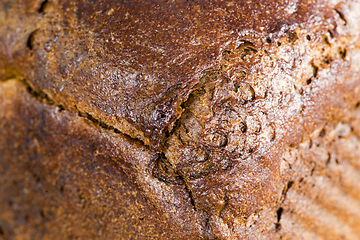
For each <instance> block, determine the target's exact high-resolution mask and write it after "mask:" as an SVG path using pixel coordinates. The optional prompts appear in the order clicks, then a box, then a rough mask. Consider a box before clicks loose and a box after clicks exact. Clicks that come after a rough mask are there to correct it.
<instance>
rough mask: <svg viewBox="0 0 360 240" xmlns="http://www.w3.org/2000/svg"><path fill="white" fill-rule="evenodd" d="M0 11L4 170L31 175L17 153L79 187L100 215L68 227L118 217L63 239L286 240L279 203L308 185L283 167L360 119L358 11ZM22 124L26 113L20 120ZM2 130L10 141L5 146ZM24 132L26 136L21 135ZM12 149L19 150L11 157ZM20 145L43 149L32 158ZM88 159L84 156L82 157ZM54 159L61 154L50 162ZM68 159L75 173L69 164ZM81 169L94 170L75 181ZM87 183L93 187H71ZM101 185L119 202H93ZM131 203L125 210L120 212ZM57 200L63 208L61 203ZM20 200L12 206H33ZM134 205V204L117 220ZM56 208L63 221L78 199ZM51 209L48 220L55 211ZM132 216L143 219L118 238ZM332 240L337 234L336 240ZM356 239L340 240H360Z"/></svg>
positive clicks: (319, 5)
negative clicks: (306, 146) (21, 169)
mask: <svg viewBox="0 0 360 240" xmlns="http://www.w3.org/2000/svg"><path fill="white" fill-rule="evenodd" d="M0 6H1V7H2V10H0V11H1V12H0V13H2V18H1V19H0V21H2V22H4V23H5V24H3V27H1V28H0V32H1V33H2V35H1V37H0V40H1V42H2V48H0V66H1V69H0V79H1V80H3V81H2V82H1V83H0V87H1V88H0V90H1V91H2V92H3V103H2V104H3V107H2V110H1V113H2V115H1V116H2V118H1V119H3V120H2V122H3V125H2V127H1V129H2V131H4V132H5V133H6V134H4V136H3V137H2V138H1V141H2V144H3V145H2V146H7V147H4V148H3V149H2V151H0V152H1V153H3V154H4V155H3V156H5V157H4V159H3V160H2V161H1V164H2V166H11V164H13V163H12V161H10V160H11V159H18V160H19V161H23V163H24V164H25V165H26V164H27V163H28V162H31V161H32V160H31V159H30V158H26V159H25V160H23V159H22V156H23V154H20V152H23V153H26V152H28V155H29V156H30V155H31V154H32V151H34V154H36V157H34V159H36V161H38V160H37V159H44V161H45V162H46V167H45V168H44V169H42V170H41V171H40V173H41V176H43V177H46V178H47V179H49V180H48V182H47V184H51V183H53V184H55V183H56V181H57V180H56V178H58V177H59V176H63V177H64V176H65V177H67V176H72V177H76V179H79V180H76V181H75V182H74V183H71V184H70V183H69V184H70V185H69V189H72V190H71V192H74V191H75V189H76V188H80V187H81V189H83V188H85V187H84V186H85V185H86V184H87V186H88V187H89V188H90V189H91V190H89V191H90V193H89V198H94V199H95V201H98V202H99V204H100V205H96V204H95V203H91V205H90V207H89V208H87V209H86V210H84V211H82V210H81V211H80V210H79V211H78V212H76V214H75V215H76V216H78V217H79V218H83V217H85V216H88V214H89V212H92V211H95V212H96V210H99V211H100V209H103V208H104V204H103V203H102V202H101V201H102V200H103V198H110V199H111V198H116V201H115V200H114V201H115V202H116V203H115V202H112V203H109V205H108V207H105V209H106V210H103V211H107V212H111V211H115V210H114V209H113V207H114V206H115V205H117V204H118V205H119V206H120V208H116V211H115V213H114V214H115V215H119V216H120V217H121V218H122V219H121V220H114V222H115V223H112V222H111V221H110V220H111V219H107V218H106V217H105V213H104V214H103V215H101V216H97V217H94V218H92V220H91V221H90V222H89V224H90V223H93V222H94V221H98V220H101V221H105V220H104V219H107V220H106V221H108V222H107V224H106V225H107V226H110V228H109V229H106V230H102V228H101V227H98V228H95V227H94V231H93V232H92V233H91V234H93V235H86V234H87V233H85V232H86V231H85V230H86V229H87V228H89V225H87V224H85V225H83V227H82V229H84V232H82V233H80V232H79V233H76V231H75V230H73V229H72V230H64V232H63V234H64V235H63V236H68V237H69V236H72V235H71V234H75V235H76V234H78V235H76V236H79V237H88V236H89V237H90V238H91V237H93V238H96V237H99V236H106V235H101V232H102V231H106V232H107V233H108V234H109V236H112V237H118V238H123V239H126V238H128V237H130V236H133V237H135V238H142V237H144V239H146V238H147V237H149V238H151V237H153V238H164V239H167V238H174V239H199V238H205V239H206V238H208V239H215V238H220V239H237V238H238V239H259V238H264V239H267V238H280V237H281V234H285V235H286V234H288V236H291V235H289V233H288V232H286V231H285V232H284V233H282V232H281V230H280V228H279V226H280V219H279V218H280V217H279V216H281V215H282V213H283V212H284V213H287V212H288V211H284V208H285V207H284V206H286V207H288V206H289V207H288V208H290V209H292V208H294V207H293V206H292V205H291V203H289V202H288V201H290V200H285V199H286V196H287V192H288V190H287V189H288V188H289V189H290V188H291V186H290V185H292V184H289V183H290V182H293V184H294V182H295V180H294V179H297V181H300V179H301V178H303V179H304V177H303V176H305V175H306V171H305V170H303V169H301V168H300V167H294V169H293V170H291V171H290V170H289V169H288V170H286V171H285V169H287V168H288V167H284V166H287V165H286V164H285V163H284V161H283V160H282V159H284V156H286V154H287V151H290V150H289V149H291V151H292V152H293V151H294V150H293V148H294V146H300V145H301V143H304V142H306V140H304V139H306V138H307V137H308V136H311V134H314V131H315V132H316V130H317V129H318V128H319V127H321V126H324V125H326V126H327V125H328V126H329V129H331V128H334V129H335V128H336V127H335V126H337V125H336V124H337V123H338V122H340V121H345V120H346V121H348V122H349V124H350V125H351V124H352V122H354V121H355V120H354V119H356V117H354V116H357V115H356V114H355V113H354V111H355V110H354V106H356V104H357V102H359V101H360V99H359V96H360V94H359V92H360V90H359V85H360V78H359V67H358V66H359V64H360V62H359V61H360V57H359V56H360V42H359V41H360V40H359V39H360V38H359V34H360V26H359V25H358V23H357V20H356V19H357V17H358V14H359V13H357V12H356V11H354V10H353V9H357V8H359V6H360V3H359V2H358V1H348V2H346V3H343V2H327V1H315V2H313V1H294V2H290V3H289V2H287V1H286V2H285V1H280V2H276V4H274V3H273V2H271V1H248V2H244V1H225V2H223V1H212V2H211V3H209V2H207V1H162V2H157V1H118V2H116V1H105V0H104V1H98V2H93V1H81V0H78V1H61V2H60V1H59V2H57V1H51V0H48V1H45V2H41V1H32V2H30V1H11V2H10V1H5V0H3V1H0ZM15 9H16V11H15ZM9 79H11V80H9ZM26 89H27V90H26ZM7 92H10V93H9V94H8V93H7ZM20 106H21V107H20ZM25 109H31V111H33V112H25V114H22V112H23V111H25ZM37 116H41V117H37ZM65 116H66V117H65ZM349 116H353V117H352V118H351V119H350V118H349ZM15 119H19V120H16V121H15ZM44 119H49V120H44ZM349 119H350V120H349ZM37 120H38V121H40V122H41V124H40V125H38V123H34V121H37ZM11 123H14V126H17V127H14V129H13V130H11V131H10V130H9V129H8V124H11ZM39 126H44V129H41V127H39ZM55 126H58V127H59V128H60V129H63V128H64V129H63V130H56V127H55ZM331 126H332V127H331ZM22 128H24V129H22ZM19 129H22V130H19ZM24 131H25V132H27V131H33V132H34V134H35V135H36V137H34V136H32V135H29V134H26V135H25V136H23V138H22V136H20V135H18V134H20V133H21V132H24ZM83 131H84V133H82V132H83ZM92 131H94V132H92ZM329 131H331V130H329ZM75 132H76V133H77V134H79V133H80V132H81V134H80V135H79V136H82V137H79V136H77V134H74V133H75ZM42 136H46V137H43V138H42V139H41V140H38V138H41V137H42ZM8 139H14V140H13V142H14V143H8ZM64 139H65V140H66V141H65V140H64ZM27 140H28V141H29V142H26V141H27ZM50 140H51V141H50ZM63 141H64V143H63ZM16 142H18V143H19V144H20V145H19V149H20V150H19V149H16V148H14V147H11V146H13V145H12V144H15V145H16ZM36 142H38V143H36ZM30 143H31V144H35V145H40V146H42V147H41V149H44V150H43V151H41V152H40V153H37V152H36V151H39V150H36V148H35V150H34V149H32V147H33V146H32V145H31V144H30ZM29 144H30V145H31V146H30V145H29ZM59 144H60V145H61V146H62V147H57V145H59ZM87 144H90V145H91V146H92V147H87V148H86V151H84V153H82V152H81V151H80V150H81V149H80V148H81V146H83V145H87ZM325 145H326V144H325ZM77 146H78V147H77ZM98 146H104V147H101V149H102V150H101V151H105V152H104V153H103V154H101V156H98V155H96V154H95V152H96V151H100V150H97V148H98ZM54 147H56V149H59V150H58V151H59V153H57V154H50V155H49V154H47V153H46V152H47V151H50V150H51V149H53V148H54ZM289 147H290V148H289ZM326 147H327V148H330V146H329V145H326ZM103 148H104V149H103ZM6 149H8V150H6ZM79 149H80V150H79ZM94 149H95V150H94ZM79 151H80V152H79ZM303 151H305V152H306V151H307V150H303ZM68 152H70V153H71V154H72V155H71V156H74V158H76V159H77V160H76V162H75V163H71V164H70V162H69V157H66V154H68ZM310 152H311V151H310ZM114 153H116V154H115V155H114ZM14 154H15V155H14ZM64 154H65V156H64ZM77 154H78V155H77ZM284 154H285V155H284ZM298 158H299V159H302V157H301V156H299V157H298ZM55 159H57V160H55ZM88 159H91V161H92V162H94V164H95V165H99V166H100V165H101V168H100V169H101V170H96V171H95V173H94V172H93V170H91V169H87V168H85V167H83V166H81V164H80V163H81V162H84V163H86V162H87V161H88ZM55 161H59V162H64V164H65V163H69V164H70V166H73V167H71V169H76V170H74V171H72V172H71V174H69V175H68V174H65V173H63V171H64V170H65V169H68V167H65V166H61V167H59V168H58V169H59V171H62V173H61V174H53V173H52V172H51V171H50V169H51V164H53V163H54V162H55ZM303 161H304V164H305V166H307V164H308V163H307V162H306V159H303ZM103 162H105V163H106V164H107V165H109V167H108V166H107V165H106V166H105V165H103ZM313 162H315V163H316V164H318V163H317V162H316V160H314V161H313ZM74 164H75V165H74ZM110 165H111V166H110ZM34 166H37V165H36V164H35V165H34ZM91 166H92V165H91ZM3 168H5V167H3ZM8 168H9V169H11V167H8ZM117 169H118V170H119V173H117V172H116V171H117ZM295 169H296V171H295ZM102 171H105V173H103V172H102ZM107 171H111V172H107ZM5 173H6V176H10V175H12V174H13V173H12V172H11V171H9V170H7V171H5ZM82 174H85V175H88V174H90V175H89V176H90V177H88V176H87V177H85V178H81V179H80V178H78V177H79V176H82ZM91 174H92V175H91ZM94 174H100V175H101V176H100V177H99V179H100V180H99V181H102V179H106V180H104V184H103V183H102V182H101V184H103V185H101V186H98V187H97V189H101V191H103V192H102V193H99V194H97V193H95V190H93V189H92V187H91V186H92V184H95V185H96V184H97V182H96V181H95V180H94V179H92V178H93V177H91V176H95V175H94ZM14 176H15V178H16V179H17V180H16V181H20V182H25V183H31V181H33V180H31V181H29V180H26V179H23V178H22V176H21V174H20V173H14ZM36 176H39V174H38V173H36ZM35 178H36V177H35ZM40 178H41V177H40ZM314 178H315V177H314ZM3 179H6V177H4V178H3ZM108 179H112V180H108ZM35 180H36V179H35ZM4 181H5V180H4ZM82 181H85V183H86V184H85V183H84V184H85V185H83V182H82ZM111 181H117V182H119V186H118V188H117V189H116V190H114V189H112V190H109V191H107V192H104V191H105V190H104V189H105V185H106V184H110V182H111ZM7 184H8V185H7V187H6V188H10V183H7ZM34 184H35V183H34ZM284 184H285V186H286V187H285V188H286V189H285V190H284V187H283V186H284ZM296 184H298V183H296ZM299 184H300V183H299ZM120 185H121V186H120ZM79 186H80V187H79ZM128 188H130V189H129V190H127V189H128ZM3 189H5V188H3ZM19 189H20V188H19ZM34 189H36V186H35V185H34ZM45 189H47V187H46V185H45V186H44V187H42V188H41V191H44V190H45ZM99 191H100V190H99ZM334 191H335V190H334ZM34 192H36V191H35V190H34ZM129 192H131V194H134V196H135V197H134V198H132V197H127V196H130V193H129ZM42 194H44V195H46V196H47V194H45V193H43V192H42ZM52 194H53V195H49V197H51V198H53V197H54V196H63V195H62V194H63V193H61V191H60V192H59V190H56V191H55V192H54V193H52ZM10 196H12V197H15V196H17V195H16V193H14V194H13V195H11V194H9V198H10ZM21 196H22V195H21ZM26 196H28V197H29V198H34V199H37V197H36V196H34V195H33V193H32V194H29V195H26ZM71 196H72V197H73V195H71ZM123 197H124V199H121V198H123ZM312 197H313V198H314V196H312ZM25 198H26V197H25V195H24V196H23V197H20V200H19V203H22V204H24V205H25V206H32V205H31V204H32V203H29V202H26V201H25V200H24V199H25ZM61 198H63V197H61ZM118 198H120V200H119V199H118ZM125 199H127V200H125ZM134 199H135V200H136V201H137V199H140V200H139V203H137V202H136V203H134V204H133V205H127V203H126V202H127V201H135V200H134ZM293 199H294V201H298V200H296V199H298V198H297V197H293ZM299 199H300V198H299ZM82 200H83V199H81V198H80V202H81V201H82ZM6 201H8V198H7V197H4V198H3V199H2V201H1V202H2V204H4V203H5V202H6ZM64 201H65V202H66V204H67V206H70V205H71V204H74V201H75V200H74V199H70V200H64ZM60 202H61V201H55V202H52V203H49V204H48V206H49V207H50V206H51V207H53V208H55V209H63V207H62V206H61V207H60V206H59V204H60ZM36 204H37V205H36V206H38V205H42V204H46V203H44V202H42V201H40V202H39V203H36ZM286 204H287V205H286ZM355 205H356V204H355ZM355 205H354V206H355ZM122 206H123V208H122ZM354 208H356V206H355V207H354ZM280 209H283V210H280ZM53 211H54V210H53ZM57 211H60V210H57ZM12 212H13V210H10V211H9V214H12ZM102 213H103V212H102ZM27 214H28V213H27ZM31 214H32V213H31ZM54 214H55V215H56V214H57V216H61V217H64V216H70V213H63V212H62V213H61V214H63V215H61V214H60V213H54ZM34 215H35V216H37V217H39V216H38V214H37V215H36V213H34ZM40 215H44V214H40ZM135 215H136V216H137V215H147V216H148V217H147V218H148V219H149V220H147V221H143V220H139V218H143V219H145V217H136V218H137V219H135V220H132V221H131V222H129V223H125V222H126V221H127V219H132V218H133V216H135ZM42 217H43V216H42ZM8 218H11V217H7V218H3V219H2V220H3V221H7V220H6V219H8ZM354 219H355V220H354V221H355V222H356V221H358V220H357V218H356V217H354ZM44 221H45V220H44ZM77 221H79V222H80V221H82V220H71V221H68V220H67V219H65V218H64V219H63V220H59V222H52V223H50V225H46V224H45V225H46V226H45V225H42V226H45V227H44V229H47V230H46V231H45V230H44V231H45V232H46V233H42V234H44V235H43V236H53V235H52V234H53V233H54V232H53V231H54V230H49V229H50V227H48V226H51V229H52V227H54V228H56V227H57V228H59V226H60V225H61V224H63V223H69V222H71V223H73V224H76V223H77ZM15 222H16V221H15ZM120 222H121V224H124V225H123V226H122V227H119V224H120ZM350 225H351V224H350ZM0 226H2V225H1V224H0ZM6 226H10V227H9V229H13V228H15V227H11V226H14V225H11V224H9V225H6ZM32 226H35V225H32ZM156 226H161V227H159V229H157V227H156ZM355 226H356V224H352V225H351V227H352V229H353V228H355ZM2 228H8V227H4V226H2ZM33 228H35V227H33ZM70 229H71V228H70ZM115 229H120V230H116V231H118V232H116V231H115ZM289 229H290V228H289ZM0 230H1V229H0ZM177 230H178V231H177ZM4 231H5V230H4ZM29 231H30V232H31V230H29ZM61 231H63V230H61ZM289 231H290V230H289ZM342 231H343V232H346V231H347V230H346V228H345V227H344V228H343V229H342V230H339V233H338V235H337V236H340V235H341V233H342ZM352 231H353V230H352ZM26 232H27V231H25V230H24V234H25V233H26ZM35 233H36V231H35V232H34V234H35ZM26 234H28V233H26ZM29 234H30V233H29ZM31 234H32V233H31ZM36 234H37V233H36ZM46 234H49V235H46ZM69 234H70V235H69ZM81 234H83V235H81ZM89 234H90V233H89ZM112 234H113V235H112ZM321 234H323V235H321ZM321 234H320V235H321V236H327V235H326V233H321ZM352 234H353V235H351V234H349V235H347V236H349V237H348V238H349V239H351V238H352V237H354V236H355V237H356V236H358V235H359V233H358V232H356V231H354V232H353V233H352ZM75 235H74V236H75ZM9 236H10V235H9ZM24 236H25V235H24ZM299 236H300V235H299Z"/></svg>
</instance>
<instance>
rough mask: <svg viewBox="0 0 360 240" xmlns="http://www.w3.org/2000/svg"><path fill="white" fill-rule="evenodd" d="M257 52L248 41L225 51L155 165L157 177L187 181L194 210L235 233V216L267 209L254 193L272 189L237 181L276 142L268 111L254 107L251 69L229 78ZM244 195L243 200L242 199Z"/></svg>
mask: <svg viewBox="0 0 360 240" xmlns="http://www.w3.org/2000/svg"><path fill="white" fill-rule="evenodd" d="M256 53H258V50H257V49H256V48H255V46H254V44H252V43H251V42H248V41H242V42H241V44H240V46H238V47H237V48H236V49H235V50H234V51H231V52H230V50H225V51H224V52H223V55H222V56H223V58H224V60H225V61H227V62H226V63H224V64H223V65H221V66H218V67H214V68H213V69H209V70H207V71H204V73H203V75H202V77H200V79H199V83H198V85H197V86H195V87H194V90H193V91H192V92H191V94H190V95H189V97H188V99H187V100H186V101H185V102H184V103H183V104H182V105H181V107H182V108H183V113H182V115H181V116H180V118H179V119H178V120H177V122H176V123H175V126H174V128H173V129H172V131H171V132H170V134H169V136H168V138H167V139H166V141H165V143H164V151H163V152H162V153H161V154H160V156H161V157H160V158H159V160H158V161H157V163H155V164H154V165H152V173H153V176H154V177H156V178H158V179H159V180H160V181H163V182H166V183H168V184H181V181H183V183H184V184H185V186H186V189H187V192H188V194H189V198H190V199H191V202H192V204H193V207H194V209H195V210H198V211H204V212H207V213H208V214H209V216H216V217H215V218H213V219H218V218H219V217H220V218H221V219H223V220H224V221H225V222H226V223H227V224H228V227H229V229H231V222H232V220H233V219H234V218H235V217H241V218H244V219H246V218H247V217H248V216H250V215H251V214H253V213H254V211H259V210H260V209H261V207H262V206H261V205H262V204H261V203H260V200H261V199H262V197H259V198H258V199H259V201H258V202H257V201H254V200H252V198H253V197H252V196H251V194H250V192H252V193H254V192H257V193H256V194H258V195H261V194H259V192H263V193H264V192H266V186H265V185H263V184H262V183H259V184H258V185H257V184H255V185H254V187H249V186H248V185H247V184H246V182H247V181H246V180H243V181H241V180H240V181H235V178H239V176H242V175H243V174H245V175H246V174H250V173H251V172H252V170H253V169H252V168H253V166H246V164H244V162H246V161H247V159H249V158H251V155H253V154H254V153H255V152H256V151H257V148H258V147H259V144H261V143H262V142H263V141H266V142H270V141H273V140H274V139H275V127H274V124H273V123H271V122H270V121H269V120H268V119H267V116H266V114H265V113H264V112H261V111H260V110H258V109H256V108H253V107H251V106H252V105H253V103H254V101H256V97H255V91H254V88H253V87H252V86H251V84H250V83H248V82H247V80H246V76H247V74H246V72H245V70H243V71H241V72H239V73H238V74H236V76H237V77H236V78H235V79H234V78H232V79H230V78H229V77H228V76H227V75H226V71H227V70H228V69H229V68H230V67H231V66H232V64H231V62H229V61H230V60H231V61H251V60H252V59H251V57H252V55H253V54H256ZM255 155H256V154H255ZM255 165H257V164H255ZM242 177H243V176H242ZM242 177H240V179H241V178H242ZM225 179H227V180H225ZM231 179H234V181H233V182H232V180H231ZM231 182H232V183H231ZM234 182H235V183H234ZM244 186H246V187H247V189H245V190H244V188H243V187H244ZM241 189H242V190H241ZM262 189H265V191H262ZM265 195H266V194H265ZM239 197H241V198H242V199H243V200H240V201H238V199H239ZM209 224H210V223H209ZM211 224H212V225H213V223H211ZM212 227H214V226H212Z"/></svg>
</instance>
